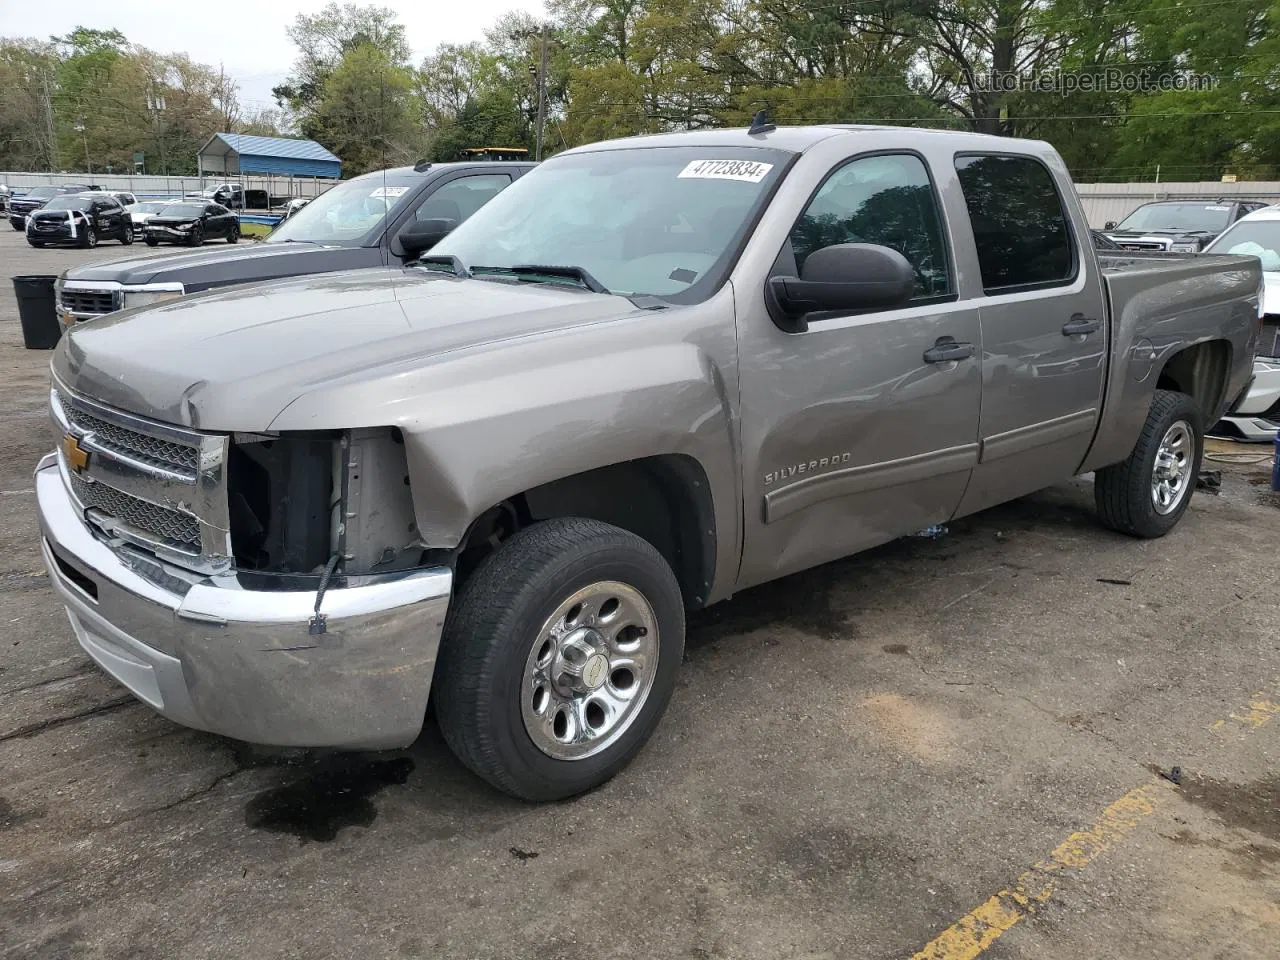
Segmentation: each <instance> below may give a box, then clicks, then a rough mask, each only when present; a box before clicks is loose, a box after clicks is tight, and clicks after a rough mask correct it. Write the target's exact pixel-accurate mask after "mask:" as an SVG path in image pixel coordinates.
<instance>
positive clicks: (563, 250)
mask: <svg viewBox="0 0 1280 960" xmlns="http://www.w3.org/2000/svg"><path fill="white" fill-rule="evenodd" d="M790 156H791V155H790V154H787V153H783V152H782V151H779V150H767V149H763V148H752V147H737V148H725V147H710V146H703V147H678V148H654V147H649V148H644V147H637V148H634V149H629V150H626V149H624V150H601V151H594V152H590V153H579V154H570V155H568V156H563V157H558V158H556V159H554V160H549V161H547V162H546V163H544V164H543V165H542V166H540V167H538V168H537V169H535V170H533V171H532V172H531V173H528V174H526V175H525V176H523V177H521V178H520V179H519V180H517V181H516V182H515V183H514V184H512V185H511V186H510V187H508V188H507V189H506V190H504V191H503V192H502V193H500V194H498V196H497V197H495V198H494V199H493V200H492V201H490V202H489V203H488V204H487V205H485V206H484V207H481V208H480V210H479V211H477V212H476V214H475V215H474V216H472V217H471V218H470V219H469V220H467V221H466V222H465V223H463V224H462V225H461V226H459V227H458V228H457V229H456V230H454V231H453V233H451V234H449V236H447V237H445V238H444V239H443V240H441V241H440V242H439V243H438V244H436V245H435V246H434V247H433V248H432V250H431V253H432V255H433V256H435V255H444V256H454V257H457V258H458V259H459V260H461V261H462V263H463V265H464V266H466V267H468V268H471V269H476V270H479V268H482V267H499V268H509V267H515V266H526V265H538V266H561V267H575V268H581V269H582V270H585V271H586V272H587V273H588V274H590V275H591V277H593V278H594V279H595V280H597V281H599V283H600V284H601V285H603V286H604V287H606V288H607V289H609V290H610V291H611V292H613V293H620V294H624V295H628V296H636V295H640V296H643V295H650V296H657V297H666V298H674V299H676V300H677V301H679V302H696V301H698V300H701V299H705V298H706V297H708V296H710V295H711V293H712V292H714V290H715V288H716V287H717V286H719V283H720V281H721V279H722V278H723V274H724V272H725V271H726V270H727V269H728V267H729V266H730V261H731V260H732V258H733V257H734V256H735V255H736V252H737V249H738V242H739V240H740V239H741V238H742V236H743V235H744V234H745V232H746V230H747V229H748V226H749V224H750V222H751V220H752V218H753V216H754V215H755V213H756V211H757V210H758V209H759V208H760V207H761V206H762V205H763V203H764V201H765V198H767V197H768V195H769V193H770V191H771V190H772V188H773V185H774V184H775V183H776V182H777V180H778V178H779V177H780V176H781V175H782V171H783V168H784V167H785V166H786V163H787V161H788V160H789V159H790ZM299 216H300V217H301V216H303V214H299ZM480 272H483V271H480ZM695 288H696V289H695Z"/></svg>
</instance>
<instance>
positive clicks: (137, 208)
mask: <svg viewBox="0 0 1280 960" xmlns="http://www.w3.org/2000/svg"><path fill="white" fill-rule="evenodd" d="M168 207H169V202H168V201H167V200H146V201H144V202H142V203H135V204H133V205H132V206H131V207H129V212H130V213H159V212H160V211H161V210H166V209H168Z"/></svg>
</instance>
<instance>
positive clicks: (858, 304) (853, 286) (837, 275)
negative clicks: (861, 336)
mask: <svg viewBox="0 0 1280 960" xmlns="http://www.w3.org/2000/svg"><path fill="white" fill-rule="evenodd" d="M915 285H916V277H915V271H914V270H913V269H912V268H911V263H910V261H909V260H907V258H906V257H904V256H903V255H902V254H900V253H899V252H898V251H897V250H892V249H890V248H889V247H883V246H880V245H879V244H875V243H838V244H836V245H835V246H831V247H823V248H822V249H820V250H815V251H814V252H813V253H811V254H809V256H808V257H807V258H806V259H805V261H804V266H803V267H802V268H801V270H800V276H799V277H798V278H797V277H772V278H771V279H770V280H769V282H768V284H767V285H766V288H765V289H766V298H767V299H768V300H769V306H770V311H769V312H770V313H771V314H773V316H774V319H775V320H777V321H779V325H780V326H782V327H783V328H784V329H786V330H790V331H792V332H794V333H802V332H803V331H805V330H807V329H808V324H807V323H806V321H805V317H806V316H807V315H808V314H810V313H822V312H825V311H829V310H846V311H854V310H875V309H880V310H889V309H892V308H894V307H900V306H902V305H903V304H904V303H906V302H907V301H908V300H910V299H911V294H912V292H913V291H914V290H915Z"/></svg>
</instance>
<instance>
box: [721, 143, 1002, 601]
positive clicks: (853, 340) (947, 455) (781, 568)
mask: <svg viewBox="0 0 1280 960" xmlns="http://www.w3.org/2000/svg"><path fill="white" fill-rule="evenodd" d="M941 210H942V206H941V204H940V202H939V195H938V191H937V189H936V187H935V185H934V182H933V179H932V177H931V176H930V172H929V169H928V167H927V165H926V163H925V161H924V160H923V159H922V158H921V157H920V156H918V155H916V154H915V153H912V152H907V151H902V152H889V153H883V154H870V155H861V156H859V155H852V156H848V155H847V156H845V157H844V158H843V159H841V160H839V162H837V163H836V165H835V166H834V167H832V168H831V169H830V170H829V171H828V172H827V173H826V175H825V176H824V178H823V180H822V181H821V185H820V186H819V187H818V189H817V191H816V192H815V193H814V194H813V195H812V196H811V197H809V198H808V200H807V202H806V203H805V205H804V206H803V207H801V208H799V209H796V211H795V213H794V214H793V216H794V217H795V219H794V221H793V225H792V227H791V230H790V233H789V236H788V237H787V239H786V241H785V243H784V245H783V249H782V250H781V251H779V253H778V256H777V260H776V261H775V264H774V269H773V271H772V274H771V275H773V276H795V275H798V273H799V270H800V269H801V268H802V267H803V264H804V260H805V258H806V257H807V256H809V255H810V254H812V253H813V252H814V251H815V250H818V249H821V248H823V247H826V246H830V245H832V244H837V243H852V242H857V243H874V244H881V245H884V246H889V247H892V248H893V249H895V250H897V251H898V252H900V253H902V254H903V255H904V256H905V257H906V258H907V259H908V260H909V261H910V262H911V265H912V267H913V268H914V269H915V274H916V289H915V295H914V297H913V299H912V301H911V302H910V303H908V304H907V305H906V306H904V307H901V308H897V309H893V310H886V311H873V312H863V313H851V314H843V315H842V314H839V313H824V314H821V315H817V314H814V315H810V317H809V318H808V325H807V326H808V328H807V330H805V331H804V332H799V333H796V332H787V331H785V330H782V329H780V328H779V327H778V326H777V325H775V323H774V322H773V320H772V319H771V317H770V314H769V311H768V307H767V305H766V303H765V299H764V289H763V285H762V286H754V285H753V287H752V288H749V289H747V288H743V289H739V288H737V287H735V295H736V304H737V322H738V347H739V364H740V381H739V388H740V392H741V405H742V410H743V417H742V445H743V463H744V465H745V475H744V476H743V479H742V483H743V496H744V502H745V508H746V509H745V512H746V516H745V527H744V533H745V544H746V549H745V550H744V553H743V561H742V569H741V573H740V578H739V584H738V585H739V586H740V587H746V586H750V585H752V584H755V583H761V582H763V581H766V580H770V579H772V578H774V577H777V576H781V575H783V574H786V573H790V572H792V571H795V570H800V569H803V568H805V567H810V566H813V565H815V564H818V563H823V562H825V561H827V560H832V559H835V558H836V557H841V556H845V555H847V554H850V553H854V552H856V551H858V550H862V549H865V548H867V547H870V546H874V545H876V544H878V543H884V542H885V541H887V540H891V539H893V538H894V537H898V536H901V535H903V534H905V533H910V532H912V531H914V530H919V529H921V528H922V527H926V526H929V525H931V524H935V523H940V522H942V521H944V520H946V519H947V518H949V517H950V516H951V514H952V513H953V512H954V510H955V509H956V507H957V506H958V505H959V503H960V500H961V497H962V495H963V493H964V489H965V484H966V482H967V481H968V479H969V474H970V471H971V469H972V467H973V465H974V463H976V462H977V456H978V444H977V440H978V401H979V396H980V390H981V377H980V370H979V361H978V359H977V356H976V345H977V343H978V338H979V326H978V310H977V306H976V304H975V303H973V302H972V301H966V302H962V301H960V300H959V299H958V297H957V274H956V270H955V268H954V266H953V263H952V259H951V256H950V252H949V249H948V243H947V233H946V230H945V227H944V223H945V220H944V218H943V216H942V214H941ZM947 338H950V339H953V340H955V341H957V345H959V344H963V345H967V346H972V347H973V348H974V355H972V356H970V357H969V358H966V359H960V360H958V361H947V362H941V361H940V360H939V361H938V362H932V361H931V360H930V357H933V356H934V354H933V353H931V350H932V348H934V347H935V346H937V345H938V344H939V342H940V341H941V342H945V341H946V339H947Z"/></svg>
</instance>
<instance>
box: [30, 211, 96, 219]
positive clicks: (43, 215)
mask: <svg viewBox="0 0 1280 960" xmlns="http://www.w3.org/2000/svg"><path fill="white" fill-rule="evenodd" d="M68 212H70V213H71V215H72V216H74V217H77V218H79V219H84V217H85V216H86V214H85V212H84V211H83V210H71V211H67V210H35V211H32V214H31V219H32V220H62V221H65V220H66V219H67V213H68Z"/></svg>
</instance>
